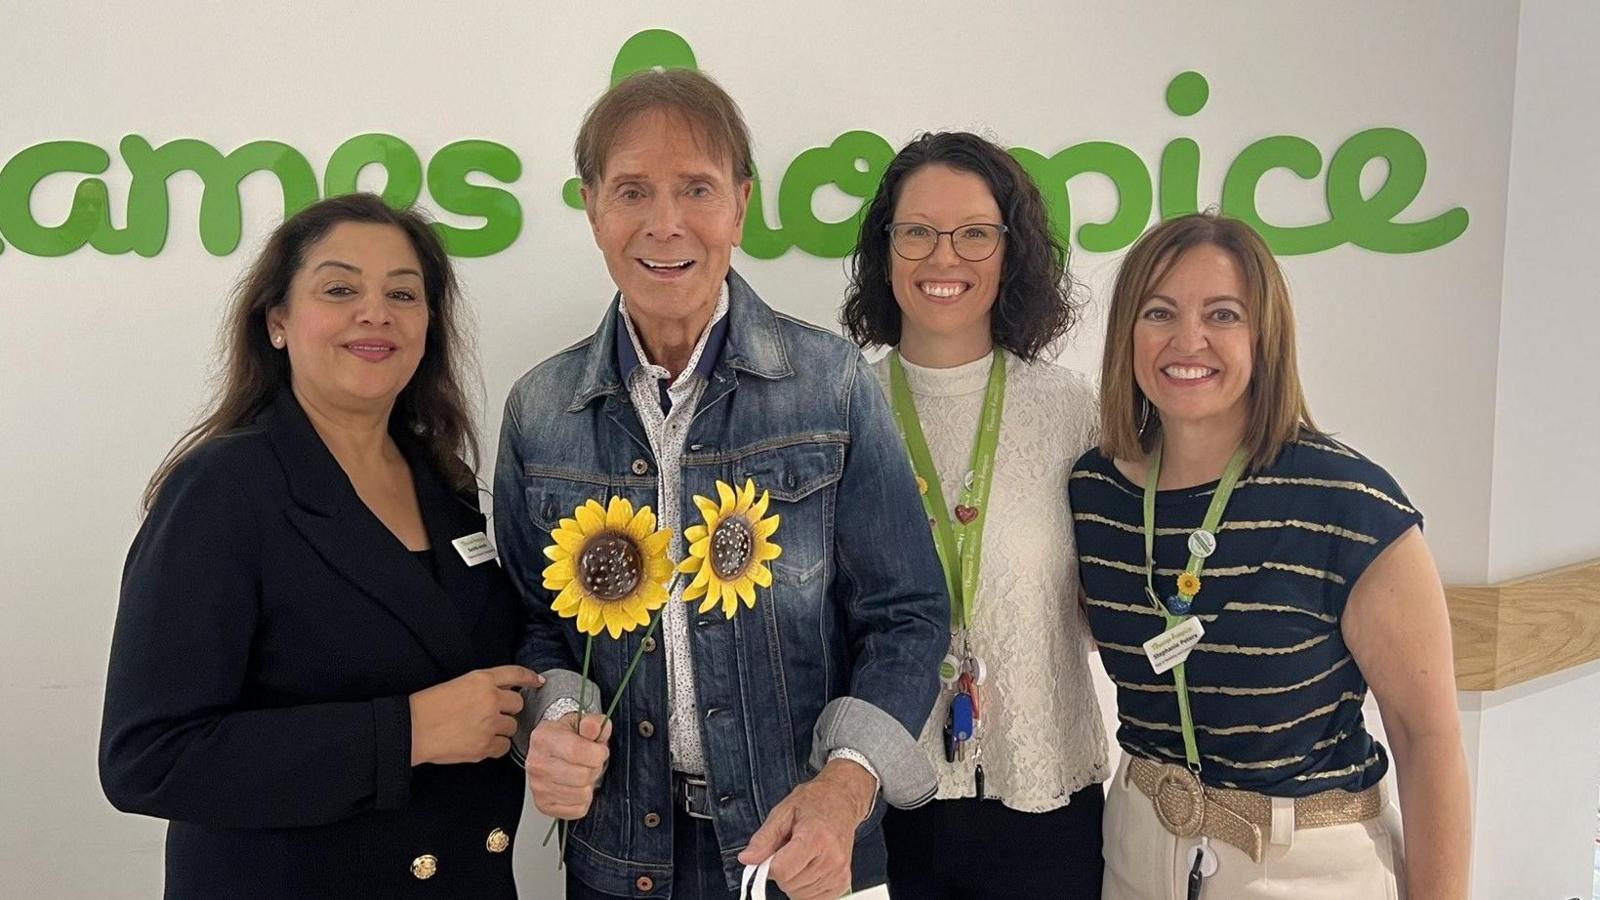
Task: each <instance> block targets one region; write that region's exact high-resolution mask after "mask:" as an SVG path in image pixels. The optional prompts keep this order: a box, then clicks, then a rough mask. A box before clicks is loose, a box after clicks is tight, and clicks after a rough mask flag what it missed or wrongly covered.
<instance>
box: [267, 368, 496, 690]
mask: <svg viewBox="0 0 1600 900" xmlns="http://www.w3.org/2000/svg"><path fill="white" fill-rule="evenodd" d="M267 433H268V434H269V435H270V437H271V439H272V443H273V447H274V449H275V450H276V452H277V453H278V457H279V461H280V462H281V463H282V464H283V470H284V475H285V477H286V478H287V480H288V482H289V490H290V493H291V494H292V496H293V500H294V503H293V504H292V505H291V506H290V507H289V509H288V517H289V521H290V523H291V524H292V525H293V526H294V527H295V529H296V530H298V531H299V532H300V534H301V535H302V536H304V537H305V539H306V541H307V542H309V543H310V544H311V546H312V547H313V548H314V549H315V550H316V552H317V555H318V556H320V557H322V559H323V561H324V562H326V563H327V564H328V565H329V566H330V567H332V568H333V569H335V570H337V571H338V572H339V573H340V574H341V575H343V576H344V577H345V578H346V579H347V580H349V581H350V583H351V584H353V585H355V586H356V587H357V588H358V589H360V591H361V592H362V593H363V594H365V595H366V596H368V597H370V598H371V599H372V600H374V601H376V602H377V603H378V604H379V605H381V606H383V607H384V608H385V609H387V610H388V611H389V612H390V614H392V615H393V616H394V617H395V618H397V619H399V620H400V621H401V623H403V624H404V625H405V626H406V628H407V629H408V630H409V631H410V632H411V633H412V635H413V636H414V637H415V638H416V640H417V643H418V644H420V645H421V646H422V647H423V648H424V649H425V650H426V651H427V652H428V654H429V655H430V656H432V657H433V658H434V660H435V661H436V662H438V663H439V665H440V667H441V668H442V669H444V670H445V671H446V672H448V673H451V674H460V673H462V672H465V671H467V670H469V669H471V668H473V667H474V665H475V663H476V660H475V659H474V654H473V653H472V647H471V642H470V640H469V638H468V634H467V630H466V628H465V626H464V625H463V623H462V619H461V616H460V615H459V613H458V610H457V608H456V605H455V603H453V602H452V600H451V598H450V597H449V596H448V595H447V594H446V593H445V591H444V589H443V588H442V587H441V586H440V584H439V583H438V582H436V581H435V580H434V579H433V578H432V577H431V576H430V575H429V573H428V572H427V571H426V570H424V569H423V567H422V565H421V564H420V563H419V562H418V561H417V560H416V559H415V558H414V557H412V555H411V554H410V552H409V551H407V550H406V548H405V546H404V545H403V544H401V543H400V541H399V539H397V538H396V537H395V536H394V535H393V534H392V533H391V532H390V531H389V529H388V528H387V527H385V526H384V524H383V523H382V522H381V521H379V520H378V517H377V516H375V515H373V514H372V511H371V510H369V509H367V506H366V504H365V503H362V502H361V498H360V497H359V496H357V495H356V492H355V488H354V487H353V486H352V485H351V484H350V479H349V477H348V476H346V475H345V473H344V470H343V469H341V468H340V467H339V462H338V460H336V459H334V458H333V454H332V453H331V452H329V450H328V448H327V446H326V445H325V444H323V443H322V439H321V437H319V436H318V435H317V433H316V430H315V429H313V428H312V427H311V422H310V420H308V419H307V418H306V415H305V412H304V411H303V410H302V409H301V408H300V404H299V402H298V401H296V400H295V399H294V395H293V394H292V393H291V392H290V391H288V390H284V391H282V392H281V393H280V394H279V395H278V398H277V400H276V401H275V402H274V404H273V409H272V415H271V421H270V422H269V424H268V428H267ZM414 469H415V467H414ZM431 477H432V476H431V473H426V472H417V471H414V473H413V480H414V481H415V482H416V483H417V484H418V486H419V489H420V487H421V485H422V483H423V482H424V481H425V480H429V479H431ZM419 502H420V498H419ZM427 513H428V507H427V506H426V505H423V519H424V522H427V519H428V516H427ZM429 537H430V539H431V540H433V541H434V544H433V548H434V557H435V559H437V560H439V562H440V565H441V570H442V569H443V567H444V566H446V565H447V564H448V561H447V560H446V555H447V554H448V555H452V556H455V555H456V554H455V548H453V547H451V546H450V545H449V544H448V542H446V543H445V545H444V546H440V545H439V544H438V543H437V539H436V538H434V536H433V531H432V529H431V528H430V530H429ZM457 563H458V564H459V556H457Z"/></svg>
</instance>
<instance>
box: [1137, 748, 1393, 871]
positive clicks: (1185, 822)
mask: <svg viewBox="0 0 1600 900" xmlns="http://www.w3.org/2000/svg"><path fill="white" fill-rule="evenodd" d="M1128 774H1129V776H1130V778H1131V780H1132V781H1133V783H1134V785H1135V786H1137V787H1138V788H1139V791H1140V792H1141V793H1143V794H1144V795H1145V796H1146V797H1149V798H1150V801H1151V803H1152V804H1154V806H1155V809H1156V818H1157V819H1159V820H1160V821H1161V825H1162V827H1164V828H1166V829H1167V831H1169V832H1171V833H1172V834H1175V835H1177V836H1179V837H1194V836H1195V835H1204V836H1205V837H1208V838H1211V839H1212V840H1214V841H1222V842H1223V843H1225V844H1228V845H1230V846H1233V847H1238V848H1239V849H1240V850H1242V851H1244V852H1245V853H1248V854H1250V858H1251V859H1253V860H1255V861H1256V862H1258V863H1259V862H1261V859H1262V856H1263V855H1264V854H1265V853H1266V843H1267V841H1266V840H1265V839H1264V838H1263V835H1265V836H1266V837H1268V838H1270V837H1271V835H1272V800H1273V798H1272V797H1270V796H1268V795H1266V794H1258V793H1256V792H1255V791H1241V790H1231V789H1228V788H1214V787H1207V786H1205V785H1203V784H1201V783H1200V779H1199V777H1198V776H1196V775H1195V774H1194V773H1193V772H1191V771H1189V770H1188V769H1187V768H1185V767H1183V766H1177V765H1165V764H1162V763H1158V762H1153V761H1151V760H1148V759H1143V758H1140V757H1136V756H1135V757H1131V758H1130V759H1129V760H1128ZM1384 804H1385V799H1384V796H1383V789H1382V786H1381V785H1378V784H1375V785H1373V786H1372V787H1369V788H1367V789H1366V790H1364V791H1359V792H1357V793H1351V792H1350V791H1344V790H1339V789H1337V788H1335V789H1334V790H1331V791H1322V792H1321V793H1317V794H1311V795H1310V796H1306V797H1296V798H1294V827H1295V828H1296V829H1297V830H1298V829H1301V828H1325V827H1327V826H1329V825H1348V824H1350V823H1353V822H1365V821H1367V820H1368V819H1375V818H1377V817H1378V816H1379V815H1380V814H1381V813H1382V812H1383V807H1384Z"/></svg>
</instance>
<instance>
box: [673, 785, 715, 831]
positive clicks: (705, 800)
mask: <svg viewBox="0 0 1600 900" xmlns="http://www.w3.org/2000/svg"><path fill="white" fill-rule="evenodd" d="M677 781H678V792H677V793H678V805H679V806H680V807H682V808H683V811H684V812H685V813H686V814H688V816H689V818H691V819H706V820H710V819H711V813H709V812H706V811H705V810H706V807H708V806H709V805H710V797H709V796H708V787H709V786H708V785H707V783H706V780H705V779H704V778H698V777H694V776H690V775H682V774H680V775H678V776H677ZM696 788H698V789H699V791H698V793H699V795H700V796H699V802H696V797H695V794H696V793H697V791H696V790H695V789H696Z"/></svg>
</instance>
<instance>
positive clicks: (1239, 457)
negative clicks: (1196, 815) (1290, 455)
mask: <svg viewBox="0 0 1600 900" xmlns="http://www.w3.org/2000/svg"><path fill="white" fill-rule="evenodd" d="M1248 456H1249V455H1248V454H1247V453H1246V452H1245V448H1244V447H1240V448H1238V449H1237V450H1234V451H1233V456H1232V457H1231V458H1229V460H1228V467H1227V468H1226V469H1224V470H1223V471H1222V480H1221V481H1219V482H1217V489H1216V492H1215V493H1213V494H1212V495H1211V506H1209V507H1208V508H1207V509H1206V517H1205V521H1204V522H1202V523H1201V524H1200V531H1202V532H1204V533H1205V535H1204V540H1202V541H1201V543H1202V544H1206V545H1207V546H1206V548H1205V549H1206V551H1207V552H1206V553H1205V555H1204V556H1202V555H1199V554H1196V553H1195V552H1194V549H1193V548H1194V547H1195V542H1194V541H1193V540H1191V542H1190V544H1189V546H1190V552H1189V565H1188V566H1186V567H1184V571H1185V572H1187V573H1188V574H1189V575H1192V576H1194V578H1195V579H1197V580H1198V579H1199V577H1200V571H1201V570H1202V569H1204V568H1205V565H1206V557H1208V556H1210V555H1211V550H1212V549H1213V548H1215V546H1216V535H1217V525H1218V524H1219V523H1221V521H1222V511H1223V510H1224V509H1226V508H1227V506H1228V498H1229V497H1231V496H1233V488H1234V486H1235V485H1237V484H1238V483H1239V476H1240V475H1242V474H1244V464H1245V461H1246V459H1248ZM1160 479H1161V445H1159V444H1157V445H1156V450H1155V453H1153V454H1151V456H1150V471H1149V473H1148V474H1147V475H1146V476H1145V480H1144V584H1145V587H1144V590H1145V595H1146V596H1147V597H1148V598H1149V599H1150V602H1151V603H1153V604H1155V607H1156V610H1157V611H1159V612H1160V613H1161V615H1162V617H1163V618H1164V619H1165V620H1166V627H1167V630H1171V629H1172V628H1173V626H1175V625H1178V624H1180V623H1182V622H1183V620H1184V619H1186V618H1188V616H1187V615H1174V614H1173V612H1172V610H1171V609H1170V608H1168V606H1167V604H1165V603H1162V602H1161V598H1160V597H1159V596H1158V595H1157V594H1156V582H1155V573H1156V483H1157V482H1158V481H1160ZM1172 679H1173V682H1174V683H1175V686H1176V687H1177V689H1178V719H1179V721H1180V722H1181V723H1182V725H1183V755H1184V758H1185V759H1186V760H1187V761H1188V763H1189V768H1190V769H1191V770H1192V771H1194V772H1195V773H1197V774H1198V773H1199V771H1200V751H1199V749H1198V748H1197V747H1196V746H1195V740H1194V716H1193V715H1192V714H1190V712H1189V681H1188V678H1187V676H1186V675H1185V674H1184V664H1183V663H1178V665H1177V666H1175V667H1174V668H1173V670H1172Z"/></svg>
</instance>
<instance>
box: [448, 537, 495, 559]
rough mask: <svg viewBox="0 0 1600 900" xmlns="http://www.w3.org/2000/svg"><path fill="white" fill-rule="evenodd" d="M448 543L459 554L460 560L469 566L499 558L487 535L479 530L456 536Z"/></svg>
mask: <svg viewBox="0 0 1600 900" xmlns="http://www.w3.org/2000/svg"><path fill="white" fill-rule="evenodd" d="M450 544H451V546H453V547H455V548H456V552H457V553H459V554H461V561H462V562H464V563H466V564H467V565H469V566H475V565H478V564H479V563H486V562H488V561H489V560H491V559H499V558H500V554H498V553H496V552H495V549H494V545H493V544H491V543H489V536H488V535H487V534H484V533H483V532H481V531H480V532H478V533H477V534H469V535H467V536H466V537H458V538H456V539H455V540H453V541H451V542H450Z"/></svg>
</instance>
